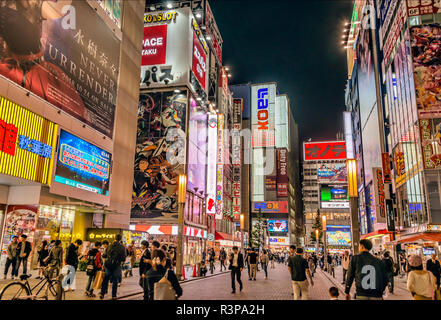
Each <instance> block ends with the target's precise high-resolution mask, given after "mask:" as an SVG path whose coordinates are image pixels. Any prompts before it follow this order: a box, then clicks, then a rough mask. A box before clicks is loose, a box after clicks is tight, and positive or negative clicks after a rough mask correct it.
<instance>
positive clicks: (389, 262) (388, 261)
mask: <svg viewBox="0 0 441 320" xmlns="http://www.w3.org/2000/svg"><path fill="white" fill-rule="evenodd" d="M383 263H384V268H385V270H386V273H387V277H388V278H389V283H390V287H389V292H390V293H394V260H393V259H392V258H391V256H390V254H389V251H386V252H385V253H384V254H383Z"/></svg>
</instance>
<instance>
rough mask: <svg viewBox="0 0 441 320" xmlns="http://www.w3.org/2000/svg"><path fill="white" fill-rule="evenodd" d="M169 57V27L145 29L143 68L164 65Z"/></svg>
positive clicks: (161, 26)
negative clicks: (167, 56)
mask: <svg viewBox="0 0 441 320" xmlns="http://www.w3.org/2000/svg"><path fill="white" fill-rule="evenodd" d="M166 55H167V25H166V24H165V25H160V26H151V27H144V40H143V42H142V59H141V64H142V65H143V66H152V65H155V64H164V63H165V61H166V60H165V58H166Z"/></svg>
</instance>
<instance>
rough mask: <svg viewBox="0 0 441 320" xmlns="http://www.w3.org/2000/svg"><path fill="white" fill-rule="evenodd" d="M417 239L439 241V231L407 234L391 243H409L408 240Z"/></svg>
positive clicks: (414, 240)
mask: <svg viewBox="0 0 441 320" xmlns="http://www.w3.org/2000/svg"><path fill="white" fill-rule="evenodd" d="M419 240H422V241H433V242H441V233H435V232H423V233H418V234H414V235H409V236H406V237H403V238H400V239H397V240H395V241H393V242H392V243H395V244H398V243H410V242H417V241H419Z"/></svg>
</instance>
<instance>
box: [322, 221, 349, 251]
mask: <svg viewBox="0 0 441 320" xmlns="http://www.w3.org/2000/svg"><path fill="white" fill-rule="evenodd" d="M326 240H327V242H328V245H329V246H345V247H350V246H351V227H350V226H332V225H329V226H326Z"/></svg>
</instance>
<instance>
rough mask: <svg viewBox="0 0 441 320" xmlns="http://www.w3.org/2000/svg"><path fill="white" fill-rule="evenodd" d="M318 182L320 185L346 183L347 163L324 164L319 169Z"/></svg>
mask: <svg viewBox="0 0 441 320" xmlns="http://www.w3.org/2000/svg"><path fill="white" fill-rule="evenodd" d="M317 180H318V182H319V183H334V182H346V181H347V173H346V164H345V163H322V164H319V166H318V168H317Z"/></svg>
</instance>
